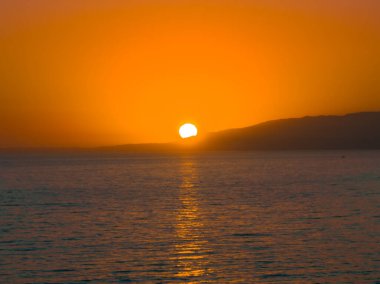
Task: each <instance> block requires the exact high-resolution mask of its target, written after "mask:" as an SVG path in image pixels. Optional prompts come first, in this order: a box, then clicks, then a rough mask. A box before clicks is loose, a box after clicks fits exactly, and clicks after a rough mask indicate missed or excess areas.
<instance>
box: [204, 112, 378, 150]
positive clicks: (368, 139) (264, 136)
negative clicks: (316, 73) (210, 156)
mask: <svg viewBox="0 0 380 284" xmlns="http://www.w3.org/2000/svg"><path fill="white" fill-rule="evenodd" d="M199 147H200V148H201V149H205V150H206V149H207V150H309V149H310V150H312V149H316V150H317V149H380V112H362V113H353V114H348V115H344V116H316V117H303V118H291V119H280V120H273V121H268V122H265V123H261V124H258V125H254V126H251V127H245V128H239V129H230V130H225V131H221V132H216V133H212V134H210V135H209V136H208V137H207V138H206V139H205V141H204V142H203V143H202V144H200V145H199Z"/></svg>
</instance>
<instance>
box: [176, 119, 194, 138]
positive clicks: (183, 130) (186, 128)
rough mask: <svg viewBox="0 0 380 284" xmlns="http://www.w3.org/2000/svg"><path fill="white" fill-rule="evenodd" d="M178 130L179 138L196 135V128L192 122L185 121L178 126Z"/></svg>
mask: <svg viewBox="0 0 380 284" xmlns="http://www.w3.org/2000/svg"><path fill="white" fill-rule="evenodd" d="M178 132H179V136H181V138H189V137H193V136H197V134H198V129H197V127H196V126H195V125H194V124H191V123H186V124H184V125H182V126H181V127H180V128H179V131H178Z"/></svg>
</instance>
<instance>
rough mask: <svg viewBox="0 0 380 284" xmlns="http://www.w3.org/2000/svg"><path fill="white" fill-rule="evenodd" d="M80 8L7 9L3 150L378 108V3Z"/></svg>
mask: <svg viewBox="0 0 380 284" xmlns="http://www.w3.org/2000/svg"><path fill="white" fill-rule="evenodd" d="M79 2H80V3H79ZM79 2H78V1H42V0H36V1H33V5H32V4H30V1H26V0H15V1H2V2H1V3H0V147H13V146H97V145H113V144H124V143H138V142H170V141H175V140H176V139H177V137H178V136H177V135H178V134H177V128H178V125H179V124H180V123H183V122H185V121H194V122H195V123H196V125H197V126H199V127H200V128H201V129H202V133H207V132H211V131H218V130H223V129H227V128H236V127H243V126H248V125H252V124H255V123H259V122H263V121H266V120H271V119H277V118H286V117H299V116H304V115H319V114H343V113H348V112H355V111H369V110H379V109H380V98H379V94H380V80H378V78H379V74H380V56H379V50H380V22H379V19H380V15H379V11H380V4H379V3H380V2H379V1H371V0H363V1H356V2H355V1H343V0H336V1H330V0H321V1H317V2H316V1H311V0H292V1H291V0H281V1H280V0H278V1H275V0H270V1H261V0H260V1H232V0H231V1H228V0H226V1H197V0H196V1H153V0H152V1H117V0H111V1H98V0H96V1H79ZM348 2H349V3H348ZM316 3H317V4H316Z"/></svg>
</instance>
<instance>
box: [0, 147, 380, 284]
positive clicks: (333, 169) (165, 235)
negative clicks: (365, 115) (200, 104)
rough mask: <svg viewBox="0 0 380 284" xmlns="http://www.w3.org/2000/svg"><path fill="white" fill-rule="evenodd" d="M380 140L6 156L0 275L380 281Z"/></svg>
mask: <svg viewBox="0 0 380 284" xmlns="http://www.w3.org/2000/svg"><path fill="white" fill-rule="evenodd" d="M379 223H380V151H362V152H354V151H345V152H337V151H325V152H267V153H265V152H264V153H255V152H242V153H233V152H232V153H209V154H202V155H167V156H162V155H161V156H160V155H153V156H152V155H151V156H149V155H71V156H69V155H67V156H62V155H61V156H59V155H24V156H22V155H18V156H11V155H8V156H6V155H3V156H2V157H1V158H0V283H88V282H90V283H123V282H141V283H173V282H178V283H180V282H187V283H274V282H275V283H380V282H377V281H380V224H379Z"/></svg>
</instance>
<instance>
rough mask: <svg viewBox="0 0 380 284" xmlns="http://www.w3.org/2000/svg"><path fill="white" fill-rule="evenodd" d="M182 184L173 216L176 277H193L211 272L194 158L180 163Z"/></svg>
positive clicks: (189, 278) (191, 278) (193, 278)
mask: <svg viewBox="0 0 380 284" xmlns="http://www.w3.org/2000/svg"><path fill="white" fill-rule="evenodd" d="M180 174H181V175H182V183H181V184H180V186H179V196H178V199H179V202H180V205H179V209H178V211H177V215H176V224H175V228H176V233H177V238H178V242H177V243H176V244H175V251H176V261H177V268H178V271H177V273H176V277H179V278H181V279H187V280H196V279H197V278H198V277H199V278H200V277H203V276H205V275H207V274H208V273H210V272H211V271H210V269H209V268H208V255H209V253H210V249H209V248H208V241H207V240H206V239H205V237H204V224H203V223H202V218H201V213H200V205H199V179H198V178H199V177H198V172H197V167H196V164H195V162H194V161H191V160H186V161H184V162H182V163H181V167H180Z"/></svg>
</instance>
